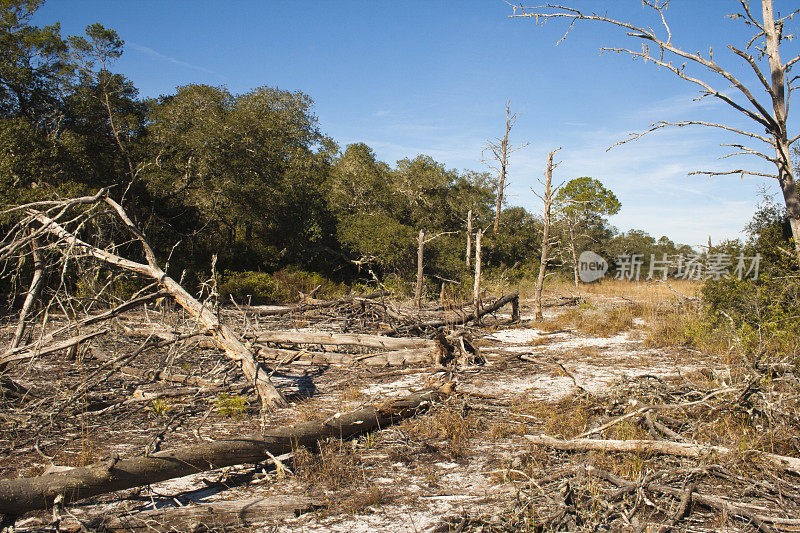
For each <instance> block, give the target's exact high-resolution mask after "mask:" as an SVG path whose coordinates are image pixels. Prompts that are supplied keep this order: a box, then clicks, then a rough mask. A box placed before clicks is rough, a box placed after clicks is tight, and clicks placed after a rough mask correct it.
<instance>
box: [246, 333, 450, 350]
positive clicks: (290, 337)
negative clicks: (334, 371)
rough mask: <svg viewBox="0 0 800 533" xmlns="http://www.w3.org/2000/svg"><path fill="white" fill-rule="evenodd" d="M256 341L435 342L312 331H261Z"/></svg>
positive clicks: (401, 345)
mask: <svg viewBox="0 0 800 533" xmlns="http://www.w3.org/2000/svg"><path fill="white" fill-rule="evenodd" d="M256 342H275V343H290V344H321V345H323V346H363V347H364V348H376V349H379V350H403V349H414V348H422V349H426V348H427V349H430V350H433V349H434V348H435V347H436V343H435V342H434V341H432V340H429V339H417V338H410V339H402V338H397V337H384V336H383V335H358V334H347V333H327V332H316V331H314V332H312V331H262V332H260V333H259V334H258V335H257V336H256Z"/></svg>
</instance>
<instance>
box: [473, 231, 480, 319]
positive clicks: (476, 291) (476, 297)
mask: <svg viewBox="0 0 800 533" xmlns="http://www.w3.org/2000/svg"><path fill="white" fill-rule="evenodd" d="M481 237H483V230H482V229H481V228H478V231H477V232H476V233H475V282H474V283H473V285H472V304H473V305H474V306H475V316H476V317H477V321H478V322H480V320H481V319H480V316H481Z"/></svg>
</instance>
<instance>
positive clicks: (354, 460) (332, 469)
mask: <svg viewBox="0 0 800 533" xmlns="http://www.w3.org/2000/svg"><path fill="white" fill-rule="evenodd" d="M294 464H295V474H296V475H297V476H298V477H299V478H300V479H302V480H304V481H306V482H308V483H309V485H311V486H315V485H324V486H325V487H326V488H330V489H337V490H338V489H343V488H348V487H349V486H351V485H352V484H354V483H363V482H364V481H365V479H364V469H363V466H362V462H361V454H360V453H358V450H356V448H355V446H353V443H352V442H347V441H340V440H336V439H332V440H330V441H328V442H326V443H322V444H320V447H319V453H311V452H309V451H307V450H305V448H300V449H298V450H297V451H295V459H294Z"/></svg>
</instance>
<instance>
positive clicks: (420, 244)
mask: <svg viewBox="0 0 800 533" xmlns="http://www.w3.org/2000/svg"><path fill="white" fill-rule="evenodd" d="M453 233H457V232H455V231H443V232H441V233H437V234H436V235H434V236H433V237H431V238H429V239H426V238H425V235H426V231H425V230H424V229H421V230H419V235H418V236H417V284H416V288H415V289H414V307H415V308H416V309H419V302H420V299H421V298H422V278H423V260H424V258H423V256H424V253H425V245H426V244H428V243H429V242H431V241H433V240H435V239H438V238H439V237H442V236H444V235H452V234H453Z"/></svg>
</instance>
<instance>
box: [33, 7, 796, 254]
mask: <svg viewBox="0 0 800 533" xmlns="http://www.w3.org/2000/svg"><path fill="white" fill-rule="evenodd" d="M753 3H754V4H760V2H758V1H757V0H756V1H754V2H753ZM737 4H738V2H736V1H733V0H705V1H702V2H699V1H697V0H673V2H672V4H671V5H670V7H669V9H668V11H667V16H668V21H669V22H670V24H671V27H672V32H673V42H674V43H676V44H681V45H683V46H684V48H686V49H687V50H689V51H698V50H699V51H702V52H703V53H704V54H705V53H707V51H708V50H709V46H713V50H714V58H715V60H717V61H719V62H720V63H721V64H722V65H724V66H726V67H728V68H731V69H733V70H734V72H735V73H737V75H741V76H742V78H744V79H745V80H746V81H748V82H749V83H750V84H751V85H754V84H753V83H752V82H753V81H754V78H753V76H752V74H750V73H749V72H748V71H747V70H745V68H744V67H743V66H742V63H741V61H740V60H738V58H736V57H735V56H733V54H732V53H731V52H729V51H727V50H725V43H727V42H730V43H735V44H738V45H739V46H743V43H744V42H745V41H746V39H747V38H748V36H749V32H748V31H747V30H746V29H744V28H743V26H742V25H741V24H740V23H737V22H735V21H731V20H729V19H727V18H725V15H726V14H727V13H730V12H732V11H734V10H735V8H736V7H737ZM790 4H791V2H790V1H788V0H776V1H775V6H776V10H778V11H783V12H788V10H789V7H790ZM570 5H576V6H579V7H581V8H583V9H584V10H586V11H592V10H603V11H607V12H608V14H609V15H610V16H615V17H616V18H625V19H628V20H631V21H633V22H637V23H641V24H653V25H655V24H657V23H658V21H657V20H656V19H654V18H653V17H652V15H651V14H650V11H648V10H647V9H645V8H643V7H642V5H641V1H640V0H615V1H600V0H597V1H578V2H570ZM755 7H760V6H755ZM755 11H756V12H757V13H758V12H760V9H755ZM510 12H511V10H510V8H509V6H508V5H507V4H506V3H505V2H504V1H503V0H496V1H495V0H464V1H459V2H453V1H414V0H406V1H400V2H397V1H395V2H388V1H382V0H372V1H346V0H340V1H332V0H331V1H314V0H311V1H302V2H297V1H291V2H290V1H277V0H276V1H243V0H229V1H225V2H222V1H202V0H193V1H183V0H181V1H178V0H175V1H158V2H156V1H149V0H138V1H126V2H122V1H109V0H103V1H89V0H49V1H48V2H47V3H45V5H44V6H43V7H42V8H41V9H40V10H39V11H38V12H37V14H36V16H35V19H34V23H35V24H39V25H43V24H50V23H52V22H55V21H60V22H61V25H62V32H63V33H64V34H65V35H69V34H76V33H81V32H82V31H83V29H84V28H85V27H86V25H88V24H91V23H93V22H100V23H102V24H104V25H105V26H107V27H110V28H113V29H115V30H116V31H117V32H118V33H119V34H120V36H121V37H122V38H123V39H124V40H125V41H126V51H125V55H124V56H123V57H122V58H121V59H120V60H119V62H118V63H117V65H116V70H118V71H119V72H121V73H123V74H125V75H126V76H128V77H129V78H130V79H131V80H133V82H134V83H135V84H136V86H137V87H138V88H139V89H140V91H141V95H142V96H158V95H160V94H168V93H171V92H173V91H174V89H175V87H176V86H179V85H182V84H186V83H207V84H211V85H225V86H226V87H227V88H228V89H229V90H231V91H233V92H235V93H238V92H245V91H248V90H250V89H252V88H254V87H258V86H261V85H270V86H278V87H280V88H282V89H288V90H300V91H303V92H305V93H307V94H309V95H311V96H312V97H313V98H314V100H315V102H316V107H315V110H316V113H317V115H318V117H319V120H320V126H321V129H322V130H323V131H324V132H325V133H327V134H328V135H330V136H332V137H333V138H334V139H335V140H336V141H337V142H338V143H339V144H340V145H341V146H342V147H344V146H345V145H346V144H349V143H352V142H365V143H367V144H368V145H370V146H371V147H372V148H373V149H374V150H375V151H376V153H377V154H378V156H379V158H381V159H382V160H384V161H387V162H390V163H394V162H395V161H396V160H397V159H400V158H403V157H413V156H415V155H417V154H420V153H422V154H428V155H431V156H432V157H434V158H435V159H437V160H438V161H441V162H443V163H444V164H446V165H447V166H448V167H452V168H458V169H470V170H484V169H485V167H483V166H482V164H481V163H480V159H481V150H482V148H483V147H484V146H485V144H486V142H487V140H489V139H491V138H493V137H496V136H499V135H502V129H503V124H504V106H505V102H506V100H507V99H510V100H511V105H512V110H514V111H516V112H518V113H519V119H518V121H517V125H516V127H515V129H514V130H513V132H512V142H514V143H516V144H521V143H523V142H529V143H530V145H529V146H528V147H527V148H525V149H524V150H521V151H519V152H517V153H515V154H514V156H513V158H512V161H511V170H510V178H511V186H510V189H509V194H510V197H509V203H510V204H515V205H523V206H525V207H526V208H528V209H531V210H534V211H536V210H537V209H538V208H539V206H538V204H537V201H538V200H537V199H536V198H535V197H534V196H533V194H532V193H531V191H530V188H531V187H534V188H536V189H537V190H538V189H540V186H539V183H538V182H537V178H539V177H540V176H541V175H542V171H543V169H544V164H545V159H546V154H547V152H548V151H550V150H552V149H554V148H557V147H561V148H562V149H561V151H560V152H559V153H558V154H559V159H560V160H561V161H562V164H561V166H560V167H559V168H558V169H557V171H556V174H555V176H556V179H557V180H558V181H562V180H567V179H570V178H573V177H577V176H592V177H595V178H597V179H600V180H601V181H602V182H603V183H604V184H606V186H607V187H609V188H610V189H612V190H613V191H614V192H615V193H616V194H617V196H618V197H619V198H620V201H621V202H622V211H621V213H620V214H619V215H617V216H615V217H613V218H612V223H613V224H614V225H616V226H617V227H618V228H619V229H620V230H622V231H625V230H628V229H630V228H639V229H644V230H645V231H647V232H649V233H650V234H651V235H653V236H655V237H659V236H661V235H664V234H666V235H668V236H669V237H670V238H672V239H674V240H676V241H679V242H682V243H687V244H692V245H697V244H701V243H705V242H706V240H707V239H708V236H709V235H711V237H712V239H713V241H714V242H717V241H719V240H720V239H722V238H732V237H737V236H739V235H740V231H741V230H742V228H743V227H744V225H745V224H746V223H747V222H748V221H749V219H750V218H751V216H752V214H753V212H754V210H755V206H756V204H757V203H758V201H759V199H760V193H759V190H760V189H761V188H762V187H767V190H768V191H769V192H770V193H772V194H776V193H778V187H777V183H776V182H774V181H773V180H765V179H762V178H752V177H745V178H744V179H740V178H739V177H716V178H712V179H709V178H707V177H701V176H687V173H688V172H690V171H692V170H727V169H731V168H741V167H745V168H751V169H755V170H764V169H766V167H764V166H763V165H762V164H761V163H760V162H759V161H758V160H753V159H751V158H739V159H740V160H738V161H732V160H730V159H728V160H723V161H720V160H719V159H718V158H719V157H720V156H721V155H723V154H724V153H725V151H724V149H722V148H720V147H719V144H720V143H721V142H731V141H732V138H731V137H728V136H725V135H720V134H719V133H717V132H714V131H708V130H704V129H701V128H695V129H689V128H682V129H680V130H675V129H673V130H665V131H662V132H660V133H656V134H653V135H650V136H648V137H645V138H643V139H642V140H639V141H637V142H634V143H630V144H627V145H625V146H623V147H620V148H615V149H613V150H611V151H609V152H606V148H608V147H609V146H610V145H612V144H613V143H615V142H617V141H619V140H621V139H623V138H625V136H626V134H627V133H629V132H634V131H638V130H641V129H643V128H645V127H646V126H647V125H648V124H650V123H651V122H654V121H657V120H670V121H674V120H686V119H699V120H709V121H715V122H726V123H730V124H733V125H738V126H744V127H748V128H750V125H749V124H748V122H747V121H746V119H744V118H740V117H739V116H738V115H737V114H736V112H734V111H733V110H730V109H729V108H728V107H727V106H726V105H725V104H722V103H715V102H712V101H708V100H704V101H702V102H699V103H697V102H693V101H692V98H693V97H694V96H696V94H697V91H696V90H695V88H694V87H693V86H691V85H689V84H688V83H687V82H685V81H682V80H679V79H677V78H676V77H675V76H674V75H672V74H671V73H669V72H667V71H665V70H663V69H661V70H659V69H657V68H655V67H654V66H653V65H652V64H648V65H645V64H643V63H642V62H640V61H636V62H634V61H632V60H631V59H630V58H629V57H626V56H619V55H616V54H609V53H606V54H603V55H600V54H599V47H600V46H603V45H625V44H626V42H628V40H626V39H625V38H624V37H620V34H619V33H617V32H614V31H613V30H612V29H611V28H608V27H604V26H601V25H598V24H578V25H577V26H576V27H575V28H574V29H573V30H572V32H571V33H570V35H569V36H568V38H567V39H566V40H565V41H564V42H562V43H561V44H560V45H558V46H556V42H557V41H558V39H559V38H560V37H561V35H562V34H563V32H564V30H565V28H566V26H565V24H564V23H563V22H551V23H548V24H546V25H545V26H543V27H542V26H537V25H535V24H534V22H533V20H531V19H509V18H508V15H509V14H510ZM792 24H793V26H794V27H793V28H791V29H793V30H796V29H797V26H798V25H800V22H798V21H795V22H794V23H792ZM796 42H797V40H795V43H796ZM630 45H635V46H637V47H638V43H628V46H630ZM798 48H799V47H798V46H797V45H796V44H792V45H791V46H789V47H787V48H786V50H784V51H783V55H784V60H785V59H787V58H789V57H792V56H794V55H796V54H797V53H798ZM706 77H709V76H706ZM711 79H712V80H713V81H717V80H714V79H713V78H711ZM716 86H717V87H719V88H721V89H728V88H727V86H726V85H725V84H720V83H717V84H716ZM729 92H730V91H729ZM758 94H759V95H760V96H765V95H764V94H763V91H760V92H758ZM763 100H764V101H766V99H765V98H763ZM794 124H795V122H792V123H790V126H793V125H794ZM791 131H792V128H790V134H791Z"/></svg>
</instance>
